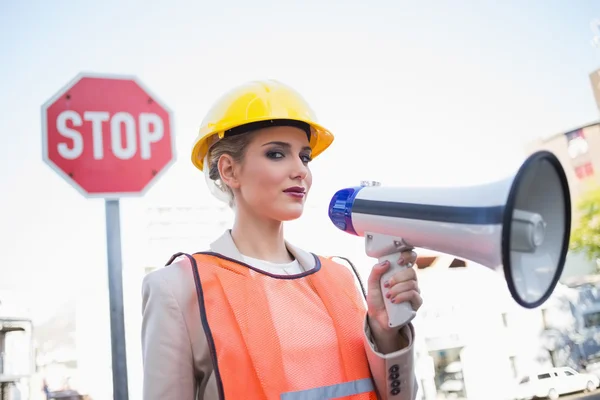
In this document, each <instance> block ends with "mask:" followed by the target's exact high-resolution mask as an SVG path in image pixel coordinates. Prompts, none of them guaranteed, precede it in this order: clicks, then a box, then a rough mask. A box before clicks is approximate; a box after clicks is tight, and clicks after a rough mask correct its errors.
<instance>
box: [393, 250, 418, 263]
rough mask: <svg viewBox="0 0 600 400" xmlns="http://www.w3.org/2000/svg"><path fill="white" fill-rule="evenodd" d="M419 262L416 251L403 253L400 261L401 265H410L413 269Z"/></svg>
mask: <svg viewBox="0 0 600 400" xmlns="http://www.w3.org/2000/svg"><path fill="white" fill-rule="evenodd" d="M416 262H417V253H415V252H414V251H403V252H402V253H401V254H400V259H399V260H398V264H399V265H408V264H411V265H410V266H411V267H412V266H413V265H414V264H415V263H416Z"/></svg>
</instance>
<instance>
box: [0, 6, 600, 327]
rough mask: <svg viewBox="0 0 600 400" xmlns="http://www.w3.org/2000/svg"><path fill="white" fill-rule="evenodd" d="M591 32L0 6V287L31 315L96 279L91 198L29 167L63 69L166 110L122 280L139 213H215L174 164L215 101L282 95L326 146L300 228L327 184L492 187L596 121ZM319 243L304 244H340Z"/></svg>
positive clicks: (504, 21)
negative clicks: (166, 150) (318, 126)
mask: <svg viewBox="0 0 600 400" xmlns="http://www.w3.org/2000/svg"><path fill="white" fill-rule="evenodd" d="M595 18H596V19H597V18H600V2H598V1H595V0H587V1H584V0H578V1H572V2H567V1H557V0H545V1H544V0H535V1H533V0H532V1H528V2H522V1H518V0H509V1H503V2H501V3H500V2H496V1H491V0H479V1H456V0H453V1H451V0H437V1H428V2H409V1H398V0H395V1H392V0H389V1H387V0H380V1H373V2H371V3H369V5H367V2H365V1H355V0H346V1H341V0H340V1H337V0H330V1H323V2H320V1H315V0H304V1H299V0H298V1H296V0H294V1H292V0H290V1H279V2H275V1H270V2H269V1H265V0H256V1H252V2H244V1H240V0H235V1H227V2H225V1H223V2H216V1H213V2H201V1H179V0H178V1H170V2H159V1H143V2H142V1H118V2H117V1H115V0H106V1H102V2H98V1H96V2H91V1H81V0H80V1H75V0H64V1H54V2H44V1H34V0H31V1H21V2H17V1H9V0H0V57H1V60H2V62H0V168H1V169H0V170H1V171H2V172H1V173H0V193H1V195H0V243H2V246H1V247H0V248H1V249H2V251H1V252H0V290H16V291H17V292H19V293H21V294H27V296H28V298H29V299H30V301H32V302H33V303H35V304H36V306H35V307H34V308H35V310H34V311H35V313H36V316H37V317H39V318H43V317H44V316H45V315H48V313H49V312H50V311H51V310H52V309H54V308H56V306H57V304H59V303H60V301H61V299H63V298H65V297H68V296H70V295H71V294H73V293H78V292H81V291H85V290H88V289H89V288H92V287H95V285H103V284H104V283H105V282H106V278H105V276H106V272H105V269H106V255H105V252H106V250H105V230H104V229H105V225H104V206H103V202H102V200H99V199H96V200H90V199H85V198H84V197H82V196H81V195H80V194H79V193H78V192H77V191H75V190H74V189H73V188H72V187H71V186H69V184H68V183H67V182H65V181H64V180H63V179H62V178H61V177H59V176H58V175H57V174H56V173H55V172H54V171H53V170H52V169H51V168H50V167H49V166H48V165H46V164H44V162H43V160H42V150H41V143H42V140H41V138H42V137H41V121H40V107H41V105H42V104H43V103H44V102H45V101H47V100H48V99H49V98H51V97H52V96H53V95H54V94H55V93H56V92H57V91H58V90H60V89H61V88H62V87H63V86H64V85H65V84H66V83H67V82H69V81H70V80H71V79H72V78H73V77H74V76H75V75H77V74H78V73H79V72H82V71H84V72H95V73H112V74H125V75H135V76H137V77H138V78H139V79H141V80H142V82H143V83H144V84H145V85H146V86H147V87H149V88H150V89H151V90H152V91H153V92H154V93H156V94H157V95H158V97H159V98H160V100H161V101H163V102H164V103H165V104H167V105H168V106H169V108H170V109H171V110H173V112H174V128H175V134H176V146H177V162H176V163H175V164H174V165H173V166H172V167H171V168H170V169H169V170H168V171H167V173H166V174H165V175H164V176H162V178H161V179H160V180H159V181H158V182H157V183H156V184H155V185H154V186H153V187H152V189H151V190H150V191H149V192H148V193H147V195H146V196H145V197H143V198H138V199H126V200H122V201H121V213H122V229H123V236H124V239H123V240H124V242H123V243H124V245H123V257H124V265H125V268H127V267H128V266H130V265H132V266H136V259H137V258H138V255H139V254H140V253H141V252H144V251H145V250H144V246H146V245H147V244H146V242H144V241H143V240H142V239H141V236H140V235H141V233H140V232H142V231H143V229H144V227H145V225H146V224H147V220H146V219H144V212H145V210H146V208H147V207H149V206H156V205H212V204H215V203H214V202H215V200H214V199H212V198H211V197H210V194H209V193H208V191H207V190H206V188H205V186H204V180H203V179H204V178H203V176H202V175H201V174H200V173H199V172H198V171H196V170H194V168H193V167H192V165H191V163H190V162H189V154H190V149H191V145H192V143H193V141H194V139H195V135H196V133H197V130H198V127H199V125H200V122H201V120H202V118H203V116H204V113H205V112H206V110H207V108H208V107H209V106H210V105H211V104H212V102H213V101H214V100H215V99H216V98H217V97H218V96H220V95H221V94H222V93H223V92H224V91H226V90H228V89H230V88H231V87H233V86H235V85H237V84H240V83H242V82H245V81H248V80H253V79H262V78H274V79H278V80H281V81H283V82H286V83H288V84H290V85H291V86H293V87H295V88H296V89H297V90H298V91H300V92H301V93H302V94H303V95H304V97H305V98H306V99H307V100H308V101H309V102H310V104H311V105H312V107H313V109H314V110H315V111H316V112H317V115H318V117H319V120H320V122H321V123H322V124H323V125H325V126H326V127H328V128H329V129H330V130H331V131H332V132H334V134H335V135H336V140H335V142H334V144H333V145H332V147H331V148H330V149H329V150H328V151H327V152H326V153H324V154H323V155H322V156H320V157H319V158H317V159H316V160H315V161H314V162H313V163H312V164H311V165H312V169H313V174H314V181H315V182H314V185H313V191H312V193H311V196H310V198H309V200H308V203H309V204H308V205H309V206H310V207H311V208H312V209H314V210H321V211H318V212H314V213H310V215H309V216H307V217H308V219H306V220H303V221H302V222H298V223H297V224H296V228H295V229H296V230H295V232H300V231H303V230H307V229H310V227H311V226H314V220H311V219H310V218H317V219H318V218H320V219H321V220H320V221H319V222H322V220H324V219H326V218H327V216H326V208H327V205H328V202H329V199H330V198H331V195H332V194H333V192H334V191H335V190H337V189H339V188H342V187H345V186H352V185H355V184H357V183H359V182H360V181H361V180H377V181H380V182H382V183H383V184H386V185H403V186H423V185H448V186H455V185H468V184H478V183H483V182H486V181H490V180H494V179H499V178H501V177H504V176H507V175H509V174H511V173H512V171H514V169H515V168H517V167H518V166H519V164H520V163H521V162H522V160H523V159H524V157H525V153H524V146H525V144H526V143H528V142H530V141H532V140H535V139H536V138H539V137H545V136H549V135H554V134H558V133H562V132H565V131H567V130H570V129H574V128H576V127H579V126H581V125H585V124H587V123H590V122H594V121H596V120H597V119H598V109H597V107H596V105H595V102H594V98H593V95H592V89H591V85H590V81H589V74H590V73H591V72H592V71H594V70H595V69H597V68H599V67H600V49H598V48H594V47H593V46H592V45H591V41H592V38H593V37H594V32H593V30H592V29H591V25H590V24H591V22H592V20H593V19H595ZM597 34H599V35H600V32H598V33H597ZM298 224H300V225H298ZM325 224H327V222H325ZM327 232H328V233H327V235H331V237H329V236H328V237H319V238H318V240H319V242H320V243H328V241H331V242H332V243H333V242H335V243H336V246H337V247H336V249H342V248H343V247H344V246H349V245H352V246H353V245H355V244H356V243H357V242H356V241H353V239H351V238H347V237H346V236H344V235H345V234H343V233H341V232H340V233H335V230H334V228H332V229H331V230H330V231H327ZM331 232H333V233H331ZM336 235H337V236H336ZM294 237H295V238H297V239H298V240H299V241H300V242H301V243H300V244H301V245H306V244H310V243H313V242H310V240H309V239H308V238H303V237H302V235H300V234H295V236H294ZM312 240H316V239H314V237H313V238H312ZM179 250H180V249H173V252H176V251H179ZM192 250H196V249H192ZM162 262H163V260H160V263H162ZM132 268H133V267H132ZM132 290H137V288H134V289H132Z"/></svg>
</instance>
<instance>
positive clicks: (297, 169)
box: [290, 158, 308, 180]
mask: <svg viewBox="0 0 600 400" xmlns="http://www.w3.org/2000/svg"><path fill="white" fill-rule="evenodd" d="M306 175H308V166H307V165H306V164H304V162H303V161H302V160H301V159H300V158H297V159H296V161H295V162H294V167H293V168H292V173H291V176H290V178H292V179H293V180H296V179H300V180H303V179H305V178H306Z"/></svg>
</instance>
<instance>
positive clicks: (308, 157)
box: [300, 154, 312, 164]
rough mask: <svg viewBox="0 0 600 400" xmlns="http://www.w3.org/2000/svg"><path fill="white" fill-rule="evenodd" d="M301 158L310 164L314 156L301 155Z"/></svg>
mask: <svg viewBox="0 0 600 400" xmlns="http://www.w3.org/2000/svg"><path fill="white" fill-rule="evenodd" d="M300 159H301V160H302V162H303V163H305V164H308V163H309V162H311V161H312V157H311V156H309V155H306V154H305V155H301V156H300Z"/></svg>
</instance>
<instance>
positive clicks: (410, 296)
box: [390, 290, 423, 310]
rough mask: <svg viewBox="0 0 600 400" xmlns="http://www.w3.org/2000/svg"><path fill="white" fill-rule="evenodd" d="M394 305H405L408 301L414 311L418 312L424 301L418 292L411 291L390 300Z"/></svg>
mask: <svg viewBox="0 0 600 400" xmlns="http://www.w3.org/2000/svg"><path fill="white" fill-rule="evenodd" d="M390 301H391V302H392V303H394V304H399V303H404V302H406V301H408V302H410V304H411V306H412V308H413V310H418V309H419V308H420V307H421V305H422V304H423V299H422V298H421V295H420V294H419V293H418V292H417V291H416V290H410V291H408V292H402V293H400V294H398V295H396V296H394V297H392V299H391V300H390Z"/></svg>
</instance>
